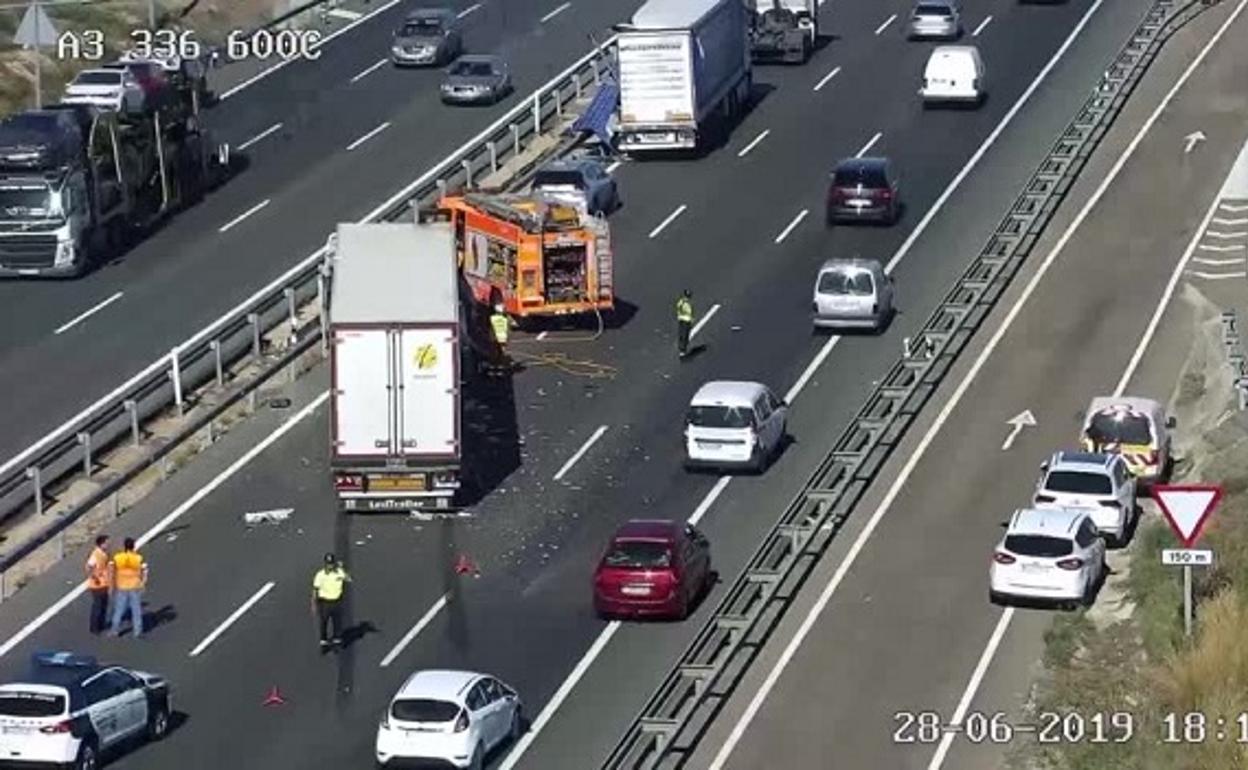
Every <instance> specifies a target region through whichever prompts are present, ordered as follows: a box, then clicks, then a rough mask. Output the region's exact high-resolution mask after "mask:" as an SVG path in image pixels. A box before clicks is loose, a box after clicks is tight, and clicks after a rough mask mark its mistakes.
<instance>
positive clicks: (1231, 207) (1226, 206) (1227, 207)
mask: <svg viewBox="0 0 1248 770" xmlns="http://www.w3.org/2000/svg"><path fill="white" fill-rule="evenodd" d="M1218 208H1220V209H1222V210H1223V211H1229V212H1231V213H1232V214H1238V213H1240V212H1241V211H1248V203H1245V204H1243V205H1240V206H1236V205H1235V204H1233V203H1223V204H1222V205H1221V206H1219V207H1218Z"/></svg>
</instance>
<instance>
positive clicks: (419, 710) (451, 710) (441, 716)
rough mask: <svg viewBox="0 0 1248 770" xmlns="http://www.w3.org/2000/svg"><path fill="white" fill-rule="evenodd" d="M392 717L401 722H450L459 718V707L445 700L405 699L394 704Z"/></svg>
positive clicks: (391, 709)
mask: <svg viewBox="0 0 1248 770" xmlns="http://www.w3.org/2000/svg"><path fill="white" fill-rule="evenodd" d="M390 715H391V716H393V717H394V718H395V719H397V720H399V721H400V722H450V721H451V720H453V719H455V717H457V716H459V706H458V705H456V704H454V703H451V702H450V701H445V700H431V699H428V698H404V699H402V700H396V701H395V702H394V705H393V706H391V707H390Z"/></svg>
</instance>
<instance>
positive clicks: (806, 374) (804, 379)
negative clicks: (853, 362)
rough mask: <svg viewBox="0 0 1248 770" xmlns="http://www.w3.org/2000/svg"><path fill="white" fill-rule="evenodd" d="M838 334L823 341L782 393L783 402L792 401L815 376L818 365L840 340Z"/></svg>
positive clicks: (821, 363) (789, 402) (820, 364)
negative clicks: (800, 372) (813, 355)
mask: <svg viewBox="0 0 1248 770" xmlns="http://www.w3.org/2000/svg"><path fill="white" fill-rule="evenodd" d="M840 341H841V338H840V336H833V337H828V341H827V342H825V343H823V347H822V348H820V349H819V352H818V353H816V354H815V357H814V358H813V359H811V361H810V363H809V364H807V365H806V368H805V369H804V370H803V371H802V376H801V377H798V378H797V382H795V383H793V387H791V388H789V392H788V393H785V394H784V400H785V403H788V404H791V403H793V399H795V398H797V394H798V393H801V392H802V388H804V387H806V383H808V382H810V378H811V377H814V376H815V372H817V371H819V367H820V366H823V362H824V361H825V360H826V359H827V357H828V356H829V355H831V354H832V348H834V347H836V343H838V342H840Z"/></svg>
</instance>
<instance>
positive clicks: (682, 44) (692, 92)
mask: <svg viewBox="0 0 1248 770" xmlns="http://www.w3.org/2000/svg"><path fill="white" fill-rule="evenodd" d="M750 13H751V11H750V10H749V9H748V8H746V7H745V4H744V3H743V2H742V0H649V2H647V3H646V4H645V5H643V6H641V8H639V9H638V10H637V12H636V13H635V14H633V19H632V22H631V23H629V24H623V25H619V26H617V28H616V29H617V32H619V35H618V37H617V40H616V58H617V63H618V67H619V79H620V106H619V115H618V118H619V120H618V121H617V127H616V134H617V136H618V138H619V146H620V149H622V150H624V151H626V152H645V151H649V150H677V149H684V150H689V149H695V148H697V147H698V146H699V145H701V144H702V143H703V141H704V139H705V134H706V129H707V121H708V119H710V118H712V117H715V116H719V117H721V118H723V119H724V125H725V126H728V125H730V124H731V123H732V122H733V121H734V120H735V119H736V118H737V116H738V115H739V114H740V113H741V112H742V111H743V110H744V109H745V107H746V106H747V105H748V104H749V98H750V86H751V82H752V80H751V78H752V73H751V70H750V42H749V14H750Z"/></svg>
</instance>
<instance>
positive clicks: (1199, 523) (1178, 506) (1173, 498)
mask: <svg viewBox="0 0 1248 770" xmlns="http://www.w3.org/2000/svg"><path fill="white" fill-rule="evenodd" d="M1153 499H1155V500H1156V501H1157V505H1158V506H1159V507H1160V508H1161V512H1162V513H1163V514H1165V516H1166V521H1168V522H1170V529H1172V530H1174V534H1175V536H1176V537H1178V538H1179V541H1180V542H1182V543H1183V547H1184V548H1191V547H1192V546H1193V545H1194V544H1195V543H1196V541H1197V540H1199V539H1200V534H1201V532H1202V531H1203V530H1204V528H1205V522H1207V521H1208V520H1209V514H1211V513H1213V509H1214V508H1217V507H1218V501H1220V500H1221V499H1222V487H1220V486H1218V485H1216V484H1158V485H1156V486H1154V487H1153Z"/></svg>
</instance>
